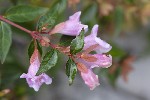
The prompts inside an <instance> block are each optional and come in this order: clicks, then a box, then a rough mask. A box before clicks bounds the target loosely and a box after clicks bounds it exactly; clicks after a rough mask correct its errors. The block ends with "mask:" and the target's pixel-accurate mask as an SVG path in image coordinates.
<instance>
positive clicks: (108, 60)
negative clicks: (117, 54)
mask: <svg viewBox="0 0 150 100" xmlns="http://www.w3.org/2000/svg"><path fill="white" fill-rule="evenodd" d="M87 55H88V56H87V57H88V58H87V57H86V58H84V57H83V58H82V59H80V60H81V61H80V62H82V63H84V64H85V65H86V66H88V67H89V68H95V67H101V68H108V67H110V66H111V65H112V56H111V55H108V56H107V55H105V54H93V55H92V54H87ZM93 58H94V61H92V59H93ZM90 60H91V61H90Z"/></svg>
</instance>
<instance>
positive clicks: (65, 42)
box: [59, 35, 75, 46]
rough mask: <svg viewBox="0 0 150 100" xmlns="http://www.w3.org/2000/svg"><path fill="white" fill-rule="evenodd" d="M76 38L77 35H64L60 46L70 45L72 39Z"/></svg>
mask: <svg viewBox="0 0 150 100" xmlns="http://www.w3.org/2000/svg"><path fill="white" fill-rule="evenodd" d="M74 38H75V36H68V35H62V36H61V38H60V41H59V43H60V44H59V45H60V46H69V45H70V44H71V41H72V40H73V39H74Z"/></svg>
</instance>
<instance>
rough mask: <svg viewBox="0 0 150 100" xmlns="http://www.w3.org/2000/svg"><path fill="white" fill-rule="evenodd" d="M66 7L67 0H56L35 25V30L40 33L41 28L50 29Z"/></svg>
mask: <svg viewBox="0 0 150 100" xmlns="http://www.w3.org/2000/svg"><path fill="white" fill-rule="evenodd" d="M66 6H67V0H58V1H57V2H55V4H54V5H53V6H52V7H51V8H50V9H49V11H48V12H47V13H46V14H45V15H43V16H41V18H40V19H39V21H38V23H37V29H38V30H39V31H42V28H43V27H44V28H46V29H50V28H52V27H53V26H54V25H55V23H56V20H57V18H58V16H59V15H60V14H61V13H62V12H63V11H64V10H65V8H66Z"/></svg>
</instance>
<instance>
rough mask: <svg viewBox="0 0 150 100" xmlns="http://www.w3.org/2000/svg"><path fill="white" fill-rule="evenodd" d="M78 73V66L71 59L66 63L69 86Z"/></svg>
mask: <svg viewBox="0 0 150 100" xmlns="http://www.w3.org/2000/svg"><path fill="white" fill-rule="evenodd" d="M76 73H77V66H76V64H75V62H74V61H73V60H72V59H71V58H69V60H68V61H67V63H66V75H67V76H68V78H69V85H71V84H72V83H73V80H74V79H75V76H76Z"/></svg>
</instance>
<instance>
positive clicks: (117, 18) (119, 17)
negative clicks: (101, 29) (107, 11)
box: [114, 6, 124, 36]
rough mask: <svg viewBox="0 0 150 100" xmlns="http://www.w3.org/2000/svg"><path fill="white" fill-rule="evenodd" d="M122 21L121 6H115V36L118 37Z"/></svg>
mask: <svg viewBox="0 0 150 100" xmlns="http://www.w3.org/2000/svg"><path fill="white" fill-rule="evenodd" d="M123 21H124V11H123V8H122V7H121V6H117V7H116V9H115V12H114V24H115V36H118V35H119V34H120V32H121V31H122V26H123Z"/></svg>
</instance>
